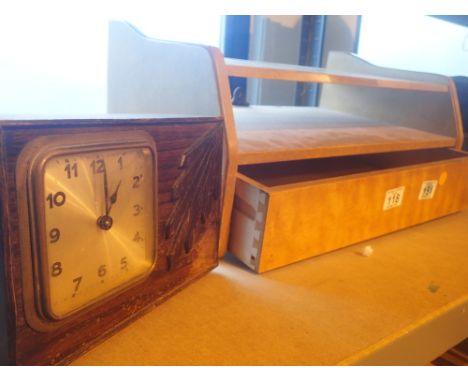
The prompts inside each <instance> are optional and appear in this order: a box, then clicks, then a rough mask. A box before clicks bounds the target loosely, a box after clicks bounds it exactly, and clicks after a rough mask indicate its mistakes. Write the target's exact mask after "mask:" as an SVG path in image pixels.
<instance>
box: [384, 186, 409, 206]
mask: <svg viewBox="0 0 468 382" xmlns="http://www.w3.org/2000/svg"><path fill="white" fill-rule="evenodd" d="M404 193H405V187H404V186H401V187H398V188H392V189H391V190H388V191H387V192H386V193H385V200H384V204H383V210H384V211H386V210H389V209H390V208H394V207H399V206H401V203H403V194H404Z"/></svg>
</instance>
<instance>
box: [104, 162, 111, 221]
mask: <svg viewBox="0 0 468 382" xmlns="http://www.w3.org/2000/svg"><path fill="white" fill-rule="evenodd" d="M108 201H109V186H108V184H107V169H106V164H105V163H104V203H105V211H106V213H105V215H104V216H108V215H109V210H110V208H109V202H108Z"/></svg>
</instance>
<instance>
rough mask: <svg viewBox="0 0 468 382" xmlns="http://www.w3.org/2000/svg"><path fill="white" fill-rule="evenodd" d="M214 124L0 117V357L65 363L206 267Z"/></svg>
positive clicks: (214, 186)
mask: <svg viewBox="0 0 468 382" xmlns="http://www.w3.org/2000/svg"><path fill="white" fill-rule="evenodd" d="M223 131H224V129H223V123H222V120H221V119H219V118H172V119H169V118H165V119H164V118H162V119H161V118H159V119H138V118H136V119H123V118H107V119H75V120H72V119H70V120H45V119H42V120H5V121H2V122H1V124H0V137H1V141H0V143H1V152H0V154H1V159H2V162H1V168H0V186H1V188H0V198H1V205H2V211H1V212H2V223H1V226H0V227H1V234H2V248H1V271H2V272H1V280H0V281H1V283H0V288H1V289H0V299H1V301H0V303H1V304H0V305H1V308H0V309H1V311H0V330H1V331H2V333H0V334H1V335H2V336H3V338H5V339H6V340H5V341H4V342H3V343H2V345H1V349H0V356H1V357H2V363H4V364H61V363H67V362H69V361H70V360H71V359H72V358H73V357H75V356H77V355H79V354H81V353H82V352H83V351H85V350H86V349H88V348H89V347H91V346H92V345H93V344H94V343H95V342H96V341H99V340H102V338H104V337H105V336H107V335H109V334H111V333H112V332H113V331H115V330H116V329H117V328H118V327H120V326H121V325H122V324H124V323H127V322H129V321H131V320H132V319H134V318H136V317H138V315H140V314H141V313H143V312H144V311H146V310H148V309H149V308H150V307H152V306H154V305H155V304H158V303H159V302H161V301H163V300H164V299H165V298H167V297H168V296H170V295H171V294H173V293H175V292H176V291H177V290H179V289H180V288H181V287H183V286H184V285H186V284H187V283H189V282H190V281H192V280H194V279H195V278H196V277H199V276H200V275H202V274H203V273H206V272H208V271H209V270H210V269H212V268H213V267H215V266H216V264H217V246H218V236H219V222H220V194H221V190H222V168H221V167H222V147H223Z"/></svg>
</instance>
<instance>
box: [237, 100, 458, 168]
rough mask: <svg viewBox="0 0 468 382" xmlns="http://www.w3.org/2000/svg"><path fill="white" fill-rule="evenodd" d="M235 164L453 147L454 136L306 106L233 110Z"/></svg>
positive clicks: (258, 107)
mask: <svg viewBox="0 0 468 382" xmlns="http://www.w3.org/2000/svg"><path fill="white" fill-rule="evenodd" d="M234 112H235V119H236V127H237V130H238V133H237V134H238V162H239V164H240V165H242V164H252V163H268V162H280V161H289V160H300V159H307V158H321V157H333V156H344V155H357V154H366V153H378V152H390V151H402V150H418V149H424V148H438V147H454V146H455V143H456V139H455V138H452V137H447V136H443V135H439V134H434V133H429V132H425V131H421V130H416V129H411V128H407V127H404V126H395V125H390V124H386V123H383V122H378V121H373V120H371V119H367V118H363V117H357V116H352V115H350V114H346V113H340V112H335V111H329V110H326V109H320V108H311V107H302V108H299V107H297V108H294V107H276V108H275V107H268V106H257V107H249V108H240V107H238V108H235V109H234Z"/></svg>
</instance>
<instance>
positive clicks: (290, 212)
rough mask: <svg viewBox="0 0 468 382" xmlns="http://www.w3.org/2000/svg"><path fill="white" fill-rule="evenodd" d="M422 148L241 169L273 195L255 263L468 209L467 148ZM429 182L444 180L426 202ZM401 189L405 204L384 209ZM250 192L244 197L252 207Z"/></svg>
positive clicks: (281, 260) (283, 261)
mask: <svg viewBox="0 0 468 382" xmlns="http://www.w3.org/2000/svg"><path fill="white" fill-rule="evenodd" d="M423 154H424V153H422V154H421V153H418V152H405V153H399V154H396V155H395V154H378V155H368V156H361V157H352V158H341V160H339V159H338V158H328V159H323V160H310V161H305V162H296V163H293V162H290V163H288V165H289V166H287V165H286V164H282V163H276V164H268V165H257V166H249V167H247V168H246V169H245V170H242V169H241V173H242V172H243V171H244V172H245V173H247V174H249V175H251V176H254V178H253V182H252V180H251V178H249V177H247V176H245V175H239V179H240V181H242V182H246V183H248V184H251V185H252V186H253V187H257V188H258V187H260V189H261V190H262V191H263V192H265V193H266V194H267V195H268V206H267V211H266V212H265V213H264V214H263V216H265V222H264V227H263V230H262V232H261V234H260V236H259V237H260V239H259V238H257V239H256V241H255V240H254V242H252V244H251V246H252V247H255V246H258V247H259V248H260V253H259V254H258V257H259V258H258V260H257V262H256V265H255V268H254V269H255V270H257V271H258V272H265V271H267V270H270V269H274V268H277V267H281V266H284V265H287V264H291V263H293V262H295V261H298V260H302V259H304V258H307V257H311V256H316V255H320V254H323V253H326V252H329V251H332V250H335V249H337V248H341V247H344V246H346V245H350V244H354V243H356V242H359V241H362V240H367V239H370V238H372V237H376V236H380V235H384V234H387V233H390V232H393V231H396V230H399V229H402V228H406V227H409V226H412V225H415V224H419V223H422V222H426V221H428V220H432V219H436V218H438V217H441V216H444V215H447V214H451V213H454V212H457V211H460V210H461V209H463V208H465V207H467V203H468V183H467V181H466V179H467V178H468V157H467V154H464V153H461V152H458V153H457V152H455V151H449V152H445V154H444V151H443V150H439V151H437V150H432V151H430V152H425V155H423ZM391 158H394V159H393V160H392V159H391ZM256 175H257V176H256ZM424 181H434V182H435V183H436V184H437V185H436V189H435V193H434V195H433V197H432V198H430V199H423V200H421V199H420V193H421V188H422V184H423V182H424ZM400 187H404V191H403V194H402V195H401V198H402V202H401V204H399V205H397V206H395V207H391V208H390V207H389V208H387V207H385V201H386V198H387V193H388V192H389V191H391V190H394V189H397V188H400ZM250 195H253V194H251V193H249V194H247V197H245V196H244V200H245V202H246V203H248V204H251V205H253V204H252V202H251V200H250ZM239 197H242V196H241V195H240V194H239ZM233 232H235V231H233ZM239 232H241V231H239ZM236 240H243V237H233V238H232V239H231V241H236ZM258 240H260V243H257V241H258ZM252 250H254V248H253V249H252ZM234 254H235V255H236V253H234ZM241 257H245V256H244V255H242V254H239V258H241Z"/></svg>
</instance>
